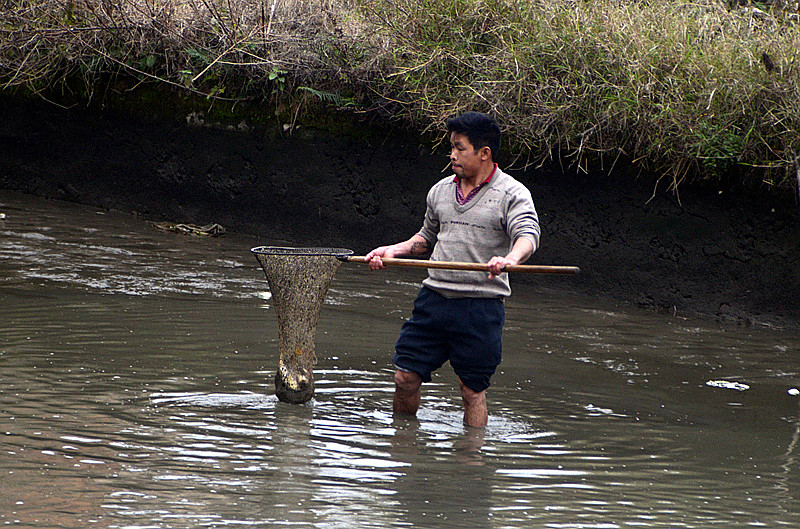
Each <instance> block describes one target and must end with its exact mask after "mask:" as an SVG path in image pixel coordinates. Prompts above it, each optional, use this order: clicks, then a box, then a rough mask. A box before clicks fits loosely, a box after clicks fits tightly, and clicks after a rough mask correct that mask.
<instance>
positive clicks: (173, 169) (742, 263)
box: [0, 98, 800, 329]
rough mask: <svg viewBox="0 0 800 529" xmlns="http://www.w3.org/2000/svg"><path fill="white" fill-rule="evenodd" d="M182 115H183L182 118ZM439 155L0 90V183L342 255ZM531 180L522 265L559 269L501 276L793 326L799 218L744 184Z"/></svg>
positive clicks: (382, 231) (419, 186) (391, 140)
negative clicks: (535, 225) (534, 244)
mask: <svg viewBox="0 0 800 529" xmlns="http://www.w3.org/2000/svg"><path fill="white" fill-rule="evenodd" d="M194 121H195V122H197V120H194ZM446 166H447V160H446V156H445V155H444V154H436V155H432V154H430V149H429V148H428V147H424V146H421V145H419V144H416V143H413V142H409V141H407V140H404V139H402V138H399V137H396V136H394V135H392V134H389V133H376V134H373V135H372V136H371V137H370V139H364V138H359V139H356V138H352V137H347V136H343V135H330V134H327V133H322V132H315V131H310V130H302V129H300V130H298V131H294V133H292V134H283V135H276V137H272V138H268V137H267V135H266V134H265V133H263V132H255V131H253V130H237V131H231V130H220V129H218V128H213V127H208V126H197V125H196V124H195V125H190V124H189V123H187V122H186V121H181V122H174V121H166V120H163V121H162V120H152V119H141V118H139V117H137V116H133V115H120V114H113V113H97V112H90V111H86V110H84V109H78V108H73V109H71V110H65V109H62V108H59V107H56V106H54V105H50V104H46V103H31V102H28V101H20V100H16V99H8V98H0V187H2V188H6V189H13V190H17V191H22V192H25V193H30V194H34V195H39V196H42V197H48V198H56V199H61V200H70V201H75V202H80V203H84V204H89V205H94V206H100V207H103V208H109V209H118V210H122V211H129V212H136V213H138V214H140V215H144V216H146V217H147V218H151V219H159V220H172V221H176V222H191V223H198V224H204V223H210V222H217V223H219V224H221V225H223V226H224V227H225V228H226V229H228V230H229V231H238V232H243V233H251V234H255V235H260V236H264V237H265V238H268V239H276V238H279V239H282V240H285V241H286V242H287V243H288V244H293V245H298V246H300V245H302V246H309V245H319V246H344V247H349V248H353V249H354V250H356V252H357V253H362V252H366V251H368V250H369V249H371V248H372V247H374V246H376V245H379V244H385V243H389V242H395V241H397V240H400V239H403V238H407V237H408V236H410V235H411V234H412V233H414V231H415V230H417V229H418V227H419V224H420V222H421V218H422V214H423V212H424V202H425V193H426V192H427V190H428V188H429V187H430V185H432V184H433V183H434V182H435V181H436V180H437V179H439V178H440V177H441V175H442V170H443V169H444V168H445V167H446ZM511 172H512V173H513V174H514V175H515V176H516V177H517V178H519V179H520V180H522V181H523V182H524V183H525V184H526V185H527V186H528V187H529V188H530V189H531V191H532V193H533V196H534V200H535V202H536V206H537V209H538V211H539V215H540V220H541V223H542V229H543V236H542V247H541V248H540V250H539V251H538V252H537V253H536V254H535V256H534V257H533V259H532V260H531V262H532V263H541V264H569V265H577V266H580V267H581V269H582V273H581V274H580V275H579V276H577V277H574V278H570V279H568V280H564V278H557V279H556V278H548V277H544V276H535V277H534V276H529V277H517V278H515V279H514V280H515V281H531V282H538V283H539V284H542V285H544V286H546V287H547V288H561V289H570V290H574V291H575V292H577V293H582V294H588V295H598V296H607V297H609V298H610V299H612V300H615V301H621V302H624V303H630V304H633V305H638V306H642V307H646V308H650V309H654V310H660V311H668V312H670V313H675V314H677V315H700V316H704V317H710V318H714V319H716V320H719V321H722V322H727V323H737V324H757V325H762V324H763V325H773V326H779V327H787V328H791V329H800V218H798V217H799V216H798V210H797V208H796V205H794V204H788V205H783V206H782V207H777V205H776V203H775V199H774V198H773V199H767V198H765V197H763V196H756V194H755V193H723V194H719V193H717V192H715V191H710V192H707V191H702V190H698V189H692V188H689V187H688V186H685V187H683V188H681V190H680V191H681V192H680V201H679V200H678V199H677V197H676V196H675V195H674V194H673V193H671V192H667V191H666V190H665V189H663V187H664V186H662V189H659V190H656V192H655V193H654V190H653V184H652V181H650V180H647V181H645V179H641V180H636V179H630V178H620V177H607V176H598V175H576V174H567V175H564V174H560V173H556V172H552V171H547V170H529V171H527V172H513V171H511Z"/></svg>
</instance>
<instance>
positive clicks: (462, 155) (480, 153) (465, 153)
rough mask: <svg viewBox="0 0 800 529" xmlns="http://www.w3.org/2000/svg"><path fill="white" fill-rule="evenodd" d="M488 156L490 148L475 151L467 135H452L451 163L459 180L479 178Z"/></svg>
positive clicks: (456, 133) (455, 133) (454, 133)
mask: <svg viewBox="0 0 800 529" xmlns="http://www.w3.org/2000/svg"><path fill="white" fill-rule="evenodd" d="M488 156H489V148H488V147H483V148H482V149H478V150H477V151H475V148H474V147H473V146H472V143H470V141H469V139H468V138H467V137H466V136H465V135H463V134H461V133H458V132H453V133H451V134H450V162H451V165H452V168H453V172H454V173H455V174H456V176H458V177H459V178H472V177H474V176H477V175H478V172H479V170H480V168H481V166H482V165H483V163H484V162H485V161H486V160H488Z"/></svg>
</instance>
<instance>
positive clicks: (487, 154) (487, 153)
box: [480, 145, 492, 162]
mask: <svg viewBox="0 0 800 529" xmlns="http://www.w3.org/2000/svg"><path fill="white" fill-rule="evenodd" d="M480 157H481V160H483V161H484V162H485V161H486V160H491V159H492V148H491V147H489V146H488V145H487V146H485V147H481V151H480Z"/></svg>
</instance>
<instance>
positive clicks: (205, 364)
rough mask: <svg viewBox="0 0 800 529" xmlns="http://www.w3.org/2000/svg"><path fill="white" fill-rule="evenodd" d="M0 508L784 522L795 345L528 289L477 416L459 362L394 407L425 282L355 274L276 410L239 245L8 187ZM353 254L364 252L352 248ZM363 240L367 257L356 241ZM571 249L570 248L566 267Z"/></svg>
mask: <svg viewBox="0 0 800 529" xmlns="http://www.w3.org/2000/svg"><path fill="white" fill-rule="evenodd" d="M0 212H2V213H5V214H6V215H7V218H6V219H4V220H0V321H1V322H2V324H0V488H1V489H2V494H0V522H2V523H3V524H4V525H10V526H15V525H16V526H21V527H22V526H24V527H38V528H51V527H76V528H77V527H81V528H84V527H119V528H134V527H136V528H139V527H148V528H150V527H156V528H157V527H171V528H174V527H187V528H188V527H236V526H245V527H273V526H291V527H324V528H339V527H341V528H345V527H347V528H349V527H436V528H438V527H443V528H446V527H453V528H464V527H478V528H481V527H487V528H506V527H547V528H617V527H669V528H675V527H709V526H718V527H784V526H785V527H795V526H797V524H798V522H800V520H799V519H798V512H800V493H798V492H797V491H798V490H799V487H800V468H798V465H800V460H799V458H798V451H799V450H800V449H798V443H799V442H800V441H798V439H799V438H800V418H798V411H799V409H798V401H799V400H800V397H798V396H796V395H792V394H790V392H789V390H790V389H791V388H794V387H798V386H800V375H799V374H798V368H797V351H798V346H799V345H800V336H798V335H796V334H789V333H781V332H777V331H774V330H765V329H758V328H718V327H716V326H714V325H712V324H709V323H706V322H701V321H690V320H682V319H676V318H668V317H662V316H658V315H653V314H650V313H641V312H634V311H627V310H620V309H618V308H614V307H604V306H600V305H599V304H596V303H593V302H592V301H591V300H586V299H578V298H568V297H566V296H564V295H563V294H561V293H559V291H558V284H559V281H565V280H568V279H564V278H557V279H554V278H542V279H541V284H540V285H538V286H530V287H529V286H524V287H523V286H517V287H516V288H515V294H514V296H513V297H512V298H511V299H510V300H509V301H508V310H507V313H508V325H507V329H506V334H505V357H504V362H503V365H502V366H501V370H500V372H498V375H497V376H496V378H495V380H494V386H493V387H492V388H491V389H490V391H489V394H488V397H489V406H490V414H491V415H490V422H489V426H488V427H487V428H486V429H485V430H484V429H467V428H465V427H464V426H463V425H462V424H461V416H462V413H461V405H460V400H459V397H458V392H457V389H456V384H455V379H454V376H453V374H452V372H451V371H450V370H449V369H447V368H445V369H443V370H442V371H441V372H440V373H439V374H438V375H437V376H435V377H434V380H433V382H432V383H430V384H427V385H425V386H424V394H423V407H422V410H421V412H420V414H419V417H418V418H417V420H408V419H401V418H398V419H395V418H393V417H392V414H391V394H392V390H393V387H392V383H391V378H392V377H391V375H392V372H393V369H392V367H391V364H390V358H391V348H392V345H393V343H394V340H395V338H396V334H397V331H398V329H399V326H400V324H401V323H402V321H403V319H404V318H405V317H406V316H407V312H408V310H410V306H411V302H412V300H413V298H414V296H415V295H416V292H417V289H418V282H419V280H420V279H421V275H420V274H421V272H418V271H409V270H400V269H398V270H386V271H383V272H380V273H370V272H368V271H366V270H365V269H364V268H360V267H358V266H357V265H344V266H342V268H341V269H340V271H339V272H338V273H337V276H336V277H335V278H334V282H333V284H332V286H331V290H330V293H329V296H328V299H327V302H326V305H325V307H324V308H323V311H322V314H321V316H320V323H319V329H318V336H317V355H318V357H319V364H318V366H317V369H316V371H315V373H316V377H317V391H316V396H315V398H314V400H313V401H312V402H310V403H309V404H307V405H302V406H293V405H288V404H283V403H280V402H278V401H277V399H276V398H275V397H274V395H273V391H274V390H273V387H272V377H273V374H274V369H275V368H276V367H277V325H276V321H275V315H274V311H273V309H272V307H271V306H270V296H269V293H268V291H267V289H268V285H267V283H266V280H265V278H264V276H263V272H262V271H261V270H260V268H258V264H257V263H256V261H255V259H253V257H252V256H251V255H250V252H249V249H250V248H251V247H253V246H256V245H258V244H267V243H271V242H276V241H274V240H272V241H270V240H264V239H258V240H256V239H249V238H245V237H240V236H236V235H231V236H226V237H225V238H221V239H205V238H203V239H197V238H191V237H186V236H181V235H176V234H169V233H164V232H161V231H158V230H155V229H152V228H151V227H150V226H149V225H148V224H147V223H145V222H142V221H139V220H136V219H133V218H130V217H125V216H120V215H117V214H113V213H105V212H96V211H94V210H87V209H84V208H79V207H76V206H70V205H63V204H54V203H50V202H45V201H40V200H36V199H30V198H27V197H21V196H17V195H9V194H0ZM356 250H359V249H356ZM361 250H363V249H361ZM576 264H579V265H580V263H576Z"/></svg>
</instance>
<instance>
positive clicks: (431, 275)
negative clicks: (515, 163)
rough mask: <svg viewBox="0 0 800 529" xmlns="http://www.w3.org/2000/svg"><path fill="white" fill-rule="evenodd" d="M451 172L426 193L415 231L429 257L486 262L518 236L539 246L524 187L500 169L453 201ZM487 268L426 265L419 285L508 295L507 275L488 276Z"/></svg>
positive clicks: (461, 293)
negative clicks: (465, 197) (422, 216)
mask: <svg viewBox="0 0 800 529" xmlns="http://www.w3.org/2000/svg"><path fill="white" fill-rule="evenodd" d="M457 185H458V184H457V183H456V182H455V181H454V177H453V176H448V177H447V178H443V179H442V180H440V181H439V182H438V183H437V184H436V185H434V186H433V187H432V188H431V190H430V191H429V192H428V199H427V211H426V212H425V221H424V223H423V226H422V229H421V230H420V231H419V235H421V236H422V237H424V238H425V240H426V241H428V243H429V244H430V245H431V246H432V247H433V255H432V256H431V259H432V260H434V261H466V262H472V263H486V262H488V261H489V259H491V258H492V257H493V256H495V255H497V256H501V257H502V256H505V255H506V254H508V252H509V251H511V247H512V246H513V245H514V243H515V242H516V240H517V239H518V238H519V237H526V238H528V239H530V241H531V242H532V243H533V249H534V251H535V250H536V248H538V247H539V235H540V233H541V232H540V228H539V218H538V216H537V215H536V208H535V207H534V205H533V199H532V197H531V193H530V191H528V189H527V188H526V187H525V186H524V185H522V184H521V183H520V182H518V181H517V180H515V179H514V178H512V177H511V176H509V175H508V174H506V173H504V172H503V171H501V170H500V169H499V168H498V169H497V170H496V171H495V173H494V175H493V176H492V178H491V180H490V182H489V183H488V184H487V185H485V186H483V187H482V188H481V190H480V191H479V192H478V194H477V195H475V197H473V198H472V200H470V201H469V202H467V203H466V204H464V205H463V206H462V205H460V204H459V203H458V202H457V201H456V186H457ZM488 276H489V274H488V272H470V271H460V270H439V269H428V277H427V278H426V279H425V280H424V281H423V282H422V283H423V285H425V286H427V287H429V288H431V289H433V290H435V291H436V292H438V293H439V294H441V295H443V296H445V297H450V298H457V297H476V298H491V297H506V296H508V295H510V294H511V286H510V285H509V281H508V274H507V273H504V274H501V275H500V276H499V277H496V278H494V279H492V280H490V279H489V278H488Z"/></svg>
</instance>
